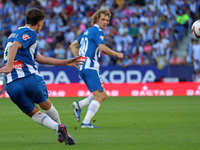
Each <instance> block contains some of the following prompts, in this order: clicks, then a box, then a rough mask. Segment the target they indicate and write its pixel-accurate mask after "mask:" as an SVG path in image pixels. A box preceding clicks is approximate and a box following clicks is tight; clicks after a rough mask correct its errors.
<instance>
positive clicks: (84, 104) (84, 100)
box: [78, 95, 94, 108]
mask: <svg viewBox="0 0 200 150" xmlns="http://www.w3.org/2000/svg"><path fill="white" fill-rule="evenodd" d="M93 99H94V95H90V96H88V97H87V98H85V99H83V100H81V101H79V102H78V104H79V106H80V107H81V108H83V107H84V106H86V105H89V104H90V102H91V101H92V100H93Z"/></svg>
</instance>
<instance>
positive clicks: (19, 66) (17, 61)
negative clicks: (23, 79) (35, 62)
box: [5, 60, 24, 69]
mask: <svg viewBox="0 0 200 150" xmlns="http://www.w3.org/2000/svg"><path fill="white" fill-rule="evenodd" d="M5 66H7V64H6V65H5ZM23 66H24V64H23V62H21V61H19V60H16V61H14V63H13V69H14V68H22V67H23Z"/></svg>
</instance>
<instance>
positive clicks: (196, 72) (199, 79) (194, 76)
mask: <svg viewBox="0 0 200 150" xmlns="http://www.w3.org/2000/svg"><path fill="white" fill-rule="evenodd" d="M192 81H193V82H200V73H199V69H196V70H194V73H193V74H192Z"/></svg>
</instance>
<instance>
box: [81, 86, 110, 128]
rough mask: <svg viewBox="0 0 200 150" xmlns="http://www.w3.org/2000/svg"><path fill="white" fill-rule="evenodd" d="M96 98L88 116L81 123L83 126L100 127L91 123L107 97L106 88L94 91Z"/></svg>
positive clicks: (90, 106) (89, 108)
mask: <svg viewBox="0 0 200 150" xmlns="http://www.w3.org/2000/svg"><path fill="white" fill-rule="evenodd" d="M93 94H94V100H92V101H91V103H90V105H89V107H88V110H87V113H86V116H85V118H84V120H83V122H82V123H81V128H98V127H97V126H94V125H92V124H91V123H90V121H91V119H92V118H93V117H94V115H95V114H96V113H97V111H98V109H99V107H100V105H101V102H102V101H104V100H105V99H106V98H107V93H106V91H105V90H104V91H103V92H102V91H100V90H97V91H94V92H93Z"/></svg>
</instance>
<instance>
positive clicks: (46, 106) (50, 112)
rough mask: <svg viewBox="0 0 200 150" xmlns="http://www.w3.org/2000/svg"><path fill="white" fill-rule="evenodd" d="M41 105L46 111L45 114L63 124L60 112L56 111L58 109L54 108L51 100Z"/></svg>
mask: <svg viewBox="0 0 200 150" xmlns="http://www.w3.org/2000/svg"><path fill="white" fill-rule="evenodd" d="M39 105H40V107H41V108H42V109H43V110H44V112H45V114H47V115H48V116H49V117H51V119H53V120H54V121H55V122H57V123H59V124H61V121H60V116H59V114H58V111H57V110H56V108H55V107H54V106H53V104H52V103H51V102H50V100H49V99H48V100H46V101H45V102H43V103H40V104H39Z"/></svg>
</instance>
